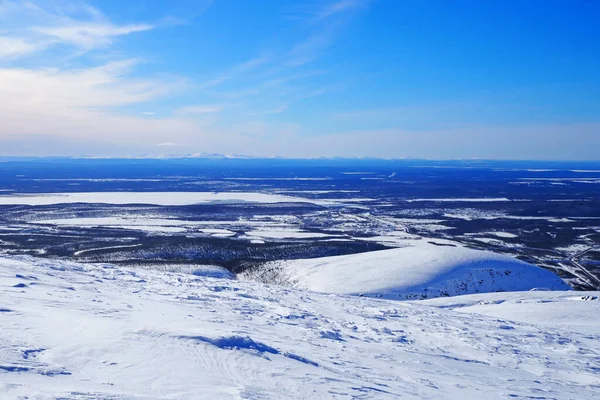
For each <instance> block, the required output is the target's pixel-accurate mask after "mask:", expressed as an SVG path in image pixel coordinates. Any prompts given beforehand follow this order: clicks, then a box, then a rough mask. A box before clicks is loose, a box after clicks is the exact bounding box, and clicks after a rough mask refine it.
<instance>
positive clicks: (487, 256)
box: [250, 243, 570, 299]
mask: <svg viewBox="0 0 600 400" xmlns="http://www.w3.org/2000/svg"><path fill="white" fill-rule="evenodd" d="M265 268H269V269H271V270H279V271H280V273H279V274H278V276H277V281H278V282H283V283H284V284H288V285H290V286H293V287H296V288H300V289H308V290H312V291H316V292H327V293H339V294H352V295H364V296H369V297H379V298H388V299H415V298H416V299H419V298H434V297H440V296H457V295H463V294H470V293H487V292H499V291H505V292H508V291H522V290H530V289H533V288H539V287H543V288H548V289H551V290H569V289H570V287H569V286H568V285H567V284H566V283H565V282H563V281H562V279H560V278H559V277H558V276H557V275H555V274H554V273H552V272H550V271H547V270H545V269H543V268H539V267H537V266H535V265H532V264H528V263H526V262H523V261H520V260H517V259H515V258H512V257H509V256H505V255H501V254H496V253H492V252H489V251H481V250H473V249H468V248H465V247H452V246H439V245H437V246H436V245H433V244H429V243H422V244H416V245H414V246H410V247H401V248H396V249H392V250H380V251H374V252H367V253H361V254H351V255H345V256H335V257H322V258H313V259H306V260H287V261H278V262H273V263H270V264H268V265H267V266H265ZM250 278H252V277H251V276H250Z"/></svg>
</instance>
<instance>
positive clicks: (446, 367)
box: [0, 258, 600, 400]
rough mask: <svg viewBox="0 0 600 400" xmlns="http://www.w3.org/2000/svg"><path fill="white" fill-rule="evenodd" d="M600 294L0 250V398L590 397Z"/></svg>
mask: <svg viewBox="0 0 600 400" xmlns="http://www.w3.org/2000/svg"><path fill="white" fill-rule="evenodd" d="M517 295H518V298H517V297H515V296H517ZM599 295H600V293H594V292H585V293H578V292H573V291H569V292H543V291H536V292H523V293H519V294H515V293H494V294H486V295H477V296H463V297H465V301H464V302H463V303H464V304H462V305H461V304H460V299H461V298H462V297H454V298H448V299H438V300H433V302H435V301H438V303H431V302H432V301H426V302H399V301H389V300H379V299H370V298H364V297H353V296H339V295H326V294H319V293H314V292H303V291H300V290H295V289H289V288H285V287H281V286H275V285H263V284H260V283H254V282H240V281H236V280H231V279H214V278H210V277H204V276H195V275H193V274H184V273H175V272H168V271H156V270H150V269H128V268H121V267H118V266H114V265H93V264H85V265H81V264H76V263H70V262H63V261H53V260H49V259H44V260H40V259H33V258H0V394H1V395H0V398H2V399H5V398H6V399H25V398H27V399H70V400H75V399H77V400H83V399H86V400H91V399H113V400H125V399H127V400H129V399H151V400H158V399H161V400H163V399H184V400H186V399H397V398H403V399H457V398H460V399H465V400H468V399H483V398H485V399H507V398H537V399H593V398H596V396H597V394H598V393H599V392H600V348H599V346H598V343H600V320H599V319H598V318H596V317H597V315H600V301H599V300H598V296H599ZM503 296H505V297H503ZM439 301H447V302H450V303H439ZM505 304H511V306H510V307H511V308H512V310H513V311H514V310H518V312H519V313H518V318H517V319H516V321H515V320H511V318H510V316H507V315H506V313H507V310H509V309H508V308H504V305H505ZM477 307H479V308H477ZM495 310H498V315H495ZM541 310H543V313H542V315H552V313H553V312H554V310H556V312H558V313H560V315H563V316H564V315H571V319H570V323H569V324H560V325H554V324H548V323H545V322H544V321H540V320H539V319H538V318H535V316H536V315H537V314H538V313H539V312H540V311H541ZM478 311H481V312H483V313H485V314H486V315H483V314H479V313H477V312H478ZM528 316H531V317H532V318H531V320H530V319H529V318H528Z"/></svg>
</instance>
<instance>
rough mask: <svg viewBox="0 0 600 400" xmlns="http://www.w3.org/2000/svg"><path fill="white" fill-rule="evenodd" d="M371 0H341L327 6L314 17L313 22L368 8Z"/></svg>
mask: <svg viewBox="0 0 600 400" xmlns="http://www.w3.org/2000/svg"><path fill="white" fill-rule="evenodd" d="M369 2H370V0H339V1H335V2H333V3H330V4H327V5H326V6H325V7H324V8H322V9H321V10H320V11H319V12H317V14H316V15H315V16H314V18H313V21H315V22H316V21H321V20H324V19H327V18H331V17H334V16H337V15H340V14H343V13H347V12H350V11H355V10H358V9H361V8H364V7H366V6H367V5H368V4H369Z"/></svg>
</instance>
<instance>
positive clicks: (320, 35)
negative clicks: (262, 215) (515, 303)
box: [0, 0, 600, 160]
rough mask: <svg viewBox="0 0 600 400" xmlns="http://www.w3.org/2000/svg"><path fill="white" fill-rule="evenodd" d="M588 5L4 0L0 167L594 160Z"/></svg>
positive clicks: (561, 1)
mask: <svg viewBox="0 0 600 400" xmlns="http://www.w3.org/2000/svg"><path fill="white" fill-rule="evenodd" d="M599 16H600V2H598V1H594V0H570V1H568V0H489V1H481V0H456V1H449V0H447V1H445V0H419V1H395V0H322V1H319V0H256V1H244V0H214V1H210V0H195V1H192V0H177V1H159V0H146V1H144V0H128V1H114V0H97V1H88V2H83V1H75V0H31V1H21V0H0V121H1V122H0V156H56V155H66V156H73V155H86V156H121V157H122V156H132V157H137V156H142V155H149V156H164V155H190V154H192V155H193V154H198V155H201V154H207V153H220V154H245V155H251V156H261V157H273V156H282V157H308V158H310V157H333V156H338V157H384V158H403V157H411V158H429V159H454V158H485V159H530V160H536V159H538V160H541V159H554V160H560V159H564V160H598V159H600V24H598V17H599Z"/></svg>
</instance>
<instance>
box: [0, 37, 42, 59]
mask: <svg viewBox="0 0 600 400" xmlns="http://www.w3.org/2000/svg"><path fill="white" fill-rule="evenodd" d="M38 48H39V47H38V46H36V45H35V44H33V43H29V42H27V41H26V40H25V39H23V38H19V37H9V36H0V60H2V59H5V60H7V59H8V60H10V59H15V58H19V57H22V56H24V55H27V54H30V53H33V52H34V51H36V50H37V49H38Z"/></svg>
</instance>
